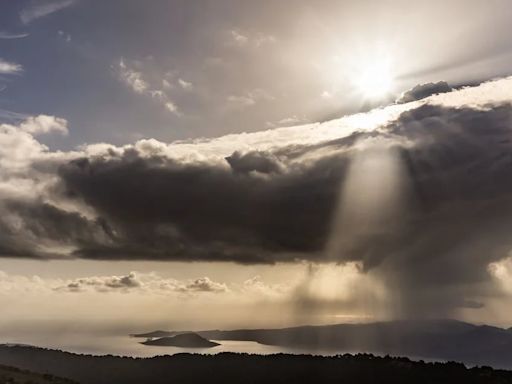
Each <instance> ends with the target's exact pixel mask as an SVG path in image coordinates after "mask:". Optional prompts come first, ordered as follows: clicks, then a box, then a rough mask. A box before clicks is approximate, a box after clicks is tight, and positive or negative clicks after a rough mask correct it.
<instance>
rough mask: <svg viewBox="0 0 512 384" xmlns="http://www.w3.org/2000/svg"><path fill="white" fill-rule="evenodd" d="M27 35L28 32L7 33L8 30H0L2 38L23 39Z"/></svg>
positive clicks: (0, 37)
mask: <svg viewBox="0 0 512 384" xmlns="http://www.w3.org/2000/svg"><path fill="white" fill-rule="evenodd" d="M28 36H29V34H28V33H9V32H4V31H0V39H4V40H12V39H23V38H25V37H28Z"/></svg>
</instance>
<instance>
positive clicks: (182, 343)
mask: <svg viewBox="0 0 512 384" xmlns="http://www.w3.org/2000/svg"><path fill="white" fill-rule="evenodd" d="M141 344H144V345H153V346H160V347H179V348H213V347H216V346H218V345H220V344H219V343H215V342H213V341H210V340H208V339H205V338H204V337H201V336H199V335H198V334H197V333H193V332H190V333H182V334H179V335H175V336H171V337H160V338H158V339H148V340H146V341H144V342H142V343H141Z"/></svg>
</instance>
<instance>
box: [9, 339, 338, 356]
mask: <svg viewBox="0 0 512 384" xmlns="http://www.w3.org/2000/svg"><path fill="white" fill-rule="evenodd" d="M2 339H3V340H0V343H19V344H30V345H35V346H40V347H46V348H52V349H60V350H65V351H68V352H74V353H83V354H92V355H109V354H110V355H118V356H132V357H152V356H158V355H174V354H176V353H201V354H216V353H221V352H238V353H252V354H260V355H268V354H275V353H292V354H304V353H307V354H316V355H334V354H337V353H343V352H345V351H332V350H325V351H324V350H318V349H317V350H308V349H291V348H283V347H276V346H269V345H263V344H259V343H257V342H254V341H226V340H213V341H215V342H217V343H219V344H221V345H219V346H217V347H213V348H204V349H202V348H191V349H188V348H177V347H159V346H146V345H143V344H140V342H141V341H144V340H145V339H143V338H142V339H139V338H133V337H129V336H91V335H83V336H82V335H74V336H72V337H70V335H69V334H67V335H66V337H62V338H61V339H59V338H58V337H53V338H51V339H46V338H44V339H42V338H39V337H34V336H32V337H26V336H21V337H12V336H11V337H10V338H8V339H7V338H5V339H4V338H2Z"/></svg>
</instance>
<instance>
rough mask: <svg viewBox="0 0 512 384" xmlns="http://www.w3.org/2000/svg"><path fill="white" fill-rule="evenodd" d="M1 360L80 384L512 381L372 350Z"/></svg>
mask: <svg viewBox="0 0 512 384" xmlns="http://www.w3.org/2000/svg"><path fill="white" fill-rule="evenodd" d="M0 363H1V364H7V365H12V366H16V367H19V368H23V369H29V370H31V371H35V372H40V373H49V374H53V375H57V376H61V377H66V378H69V379H73V380H75V381H78V382H80V383H82V384H132V383H133V384H141V383H145V384H168V383H179V384H188V383H190V384H192V383H193V384H197V383H209V384H216V383H219V384H230V383H237V384H238V383H244V384H259V383H262V384H263V383H265V384H271V383H294V384H302V383H315V384H321V383H358V384H370V383H379V384H382V383H393V384H401V383H403V384H410V383H415V384H427V383H428V384H434V383H435V384H442V383H450V384H452V383H464V384H484V383H485V384H489V383H490V384H493V383H512V372H509V371H503V370H494V369H492V368H490V367H478V368H466V367H465V366H464V365H463V364H461V363H455V362H448V363H431V362H423V361H419V362H414V361H411V360H409V359H407V358H396V357H376V356H373V355H370V354H358V355H348V354H346V355H339V356H331V357H322V356H308V355H286V354H278V355H267V356H261V355H247V354H234V353H222V354H218V355H191V354H178V355H174V356H159V357H153V358H146V359H142V358H129V357H116V356H101V357H99V356H88V355H76V354H71V353H67V352H61V351H54V350H45V349H39V348H31V347H22V346H19V347H12V346H11V347H0Z"/></svg>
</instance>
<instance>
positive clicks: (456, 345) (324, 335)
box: [197, 320, 512, 369]
mask: <svg viewBox="0 0 512 384" xmlns="http://www.w3.org/2000/svg"><path fill="white" fill-rule="evenodd" d="M197 333H198V334H199V335H200V336H202V337H205V338H207V339H210V340H240V341H255V342H258V343H261V344H266V345H274V346H281V347H286V348H292V349H293V348H296V349H301V350H302V349H305V350H308V351H311V352H313V353H314V352H315V351H318V353H322V352H324V351H331V352H339V353H344V352H368V353H374V354H379V355H386V354H390V355H394V356H409V357H414V358H426V359H436V360H445V361H446V360H454V361H461V362H464V363H467V364H483V365H490V366H493V367H497V368H505V369H512V332H511V331H510V330H509V329H503V328H498V327H491V326H487V325H473V324H469V323H465V322H461V321H456V320H425V321H405V320H404V321H389V322H377V323H368V324H337V325H325V326H303V327H293V328H283V329H240V330H231V331H221V330H214V331H201V332H197Z"/></svg>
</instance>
